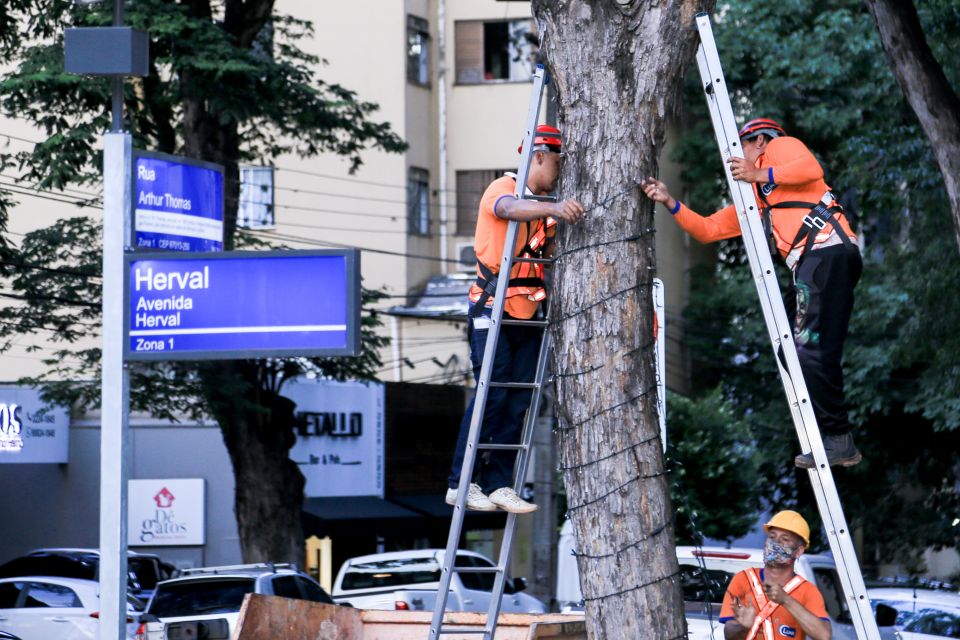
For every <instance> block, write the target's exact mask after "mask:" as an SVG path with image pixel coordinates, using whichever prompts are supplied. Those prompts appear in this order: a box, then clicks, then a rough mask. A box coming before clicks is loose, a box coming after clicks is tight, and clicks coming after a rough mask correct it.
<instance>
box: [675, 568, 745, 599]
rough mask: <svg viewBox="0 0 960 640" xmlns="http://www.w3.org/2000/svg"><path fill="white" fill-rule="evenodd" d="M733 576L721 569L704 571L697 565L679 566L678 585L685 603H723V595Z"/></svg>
mask: <svg viewBox="0 0 960 640" xmlns="http://www.w3.org/2000/svg"><path fill="white" fill-rule="evenodd" d="M732 579H733V574H732V573H731V572H729V571H723V570H721V569H705V568H703V567H701V566H699V565H690V564H681V565H680V584H681V585H682V588H683V599H684V600H685V601H687V602H713V603H717V602H723V594H724V593H725V592H726V590H727V585H728V584H730V581H731V580H732Z"/></svg>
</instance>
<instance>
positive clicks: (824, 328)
mask: <svg viewBox="0 0 960 640" xmlns="http://www.w3.org/2000/svg"><path fill="white" fill-rule="evenodd" d="M740 140H741V144H742V147H743V156H744V157H743V158H730V159H729V160H728V162H729V163H730V170H731V173H732V175H733V177H734V179H735V180H740V181H743V182H750V183H753V187H754V193H755V196H756V204H757V208H758V210H759V211H760V215H761V217H762V220H763V227H764V231H765V232H766V234H767V236H768V238H769V240H770V242H771V251H772V252H775V253H779V254H780V256H782V257H783V259H784V261H785V262H786V263H787V266H789V267H790V269H791V270H792V271H793V280H794V287H793V290H792V291H791V292H790V294H789V295H788V296H787V299H786V303H787V313H788V315H789V317H790V321H791V324H792V326H793V338H794V343H795V344H796V347H797V356H798V357H799V360H800V367H801V369H802V370H803V377H804V379H805V380H806V383H807V390H808V391H809V392H810V399H811V402H812V404H813V410H814V414H815V415H816V417H817V423H818V424H819V425H820V431H821V434H822V436H823V445H824V448H825V449H826V453H827V459H828V461H829V462H830V465H831V466H834V465H840V466H844V467H849V466H852V465H855V464H857V463H858V462H860V460H861V457H862V456H861V455H860V452H859V451H858V450H857V447H856V445H855V444H854V442H853V436H852V435H851V433H850V422H849V420H848V418H847V408H846V401H845V397H844V391H843V369H842V368H841V360H842V358H843V343H844V340H846V337H847V326H848V324H849V322H850V314H851V312H852V311H853V289H854V287H855V286H856V284H857V282H858V281H859V279H860V272H861V271H862V269H863V262H862V260H861V258H860V249H859V247H858V246H857V244H856V236H855V235H854V233H853V231H852V230H851V228H850V224H849V221H848V220H847V219H846V217H845V216H844V214H843V209H842V208H841V207H840V206H839V205H838V204H837V202H836V200H835V199H834V198H833V194H832V193H830V188H829V187H828V186H827V184H826V182H824V179H823V169H822V168H821V167H820V163H819V162H817V159H816V158H815V157H814V156H813V154H812V153H810V150H809V149H807V147H806V146H805V145H804V144H803V142H801V141H800V140H798V139H797V138H792V137H789V136H787V135H786V132H785V131H784V129H783V127H781V126H780V125H779V124H777V123H776V122H775V121H773V120H771V119H769V118H757V119H755V120H751V121H750V122H748V123H746V124H745V125H743V127H742V128H741V129H740ZM642 188H643V190H644V192H645V193H646V195H647V197H648V198H650V199H652V200H655V201H657V202H660V203H663V205H664V206H665V207H667V209H669V211H670V213H672V214H673V217H674V219H675V220H676V221H677V223H678V224H679V225H680V226H681V227H682V228H683V229H684V230H685V231H686V232H687V233H689V234H690V235H692V236H693V237H694V238H695V239H697V240H698V241H700V242H716V241H717V240H725V239H727V238H733V237H735V236H739V235H740V225H739V223H738V221H737V213H736V209H735V208H734V205H730V206H728V207H725V208H723V209H721V210H719V211H717V212H716V213H714V214H712V215H710V216H701V215H699V214H698V213H696V212H695V211H693V210H691V209H689V208H688V207H686V206H685V205H684V204H683V203H682V202H680V201H678V200H677V199H675V198H674V197H673V196H672V195H670V192H669V191H668V190H667V186H666V185H665V184H664V183H663V182H661V181H659V180H656V179H655V178H648V179H647V180H645V181H644V182H643V183H642ZM794 463H795V464H796V466H798V467H800V468H802V469H811V468H813V456H812V455H811V454H810V453H809V452H806V453H803V454H801V455H798V456H797V457H796V458H795V459H794Z"/></svg>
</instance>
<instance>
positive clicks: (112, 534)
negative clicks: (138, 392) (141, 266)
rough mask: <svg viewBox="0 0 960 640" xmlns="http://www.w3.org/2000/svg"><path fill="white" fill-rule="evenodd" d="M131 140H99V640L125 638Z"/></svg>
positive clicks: (117, 136) (112, 135) (114, 135)
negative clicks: (125, 303)
mask: <svg viewBox="0 0 960 640" xmlns="http://www.w3.org/2000/svg"><path fill="white" fill-rule="evenodd" d="M131 155H132V140H131V137H130V135H129V134H126V133H107V134H105V135H104V136H103V352H102V360H101V364H100V366H101V374H100V377H101V390H100V398H101V400H100V415H101V417H100V638H101V640H119V639H120V638H125V637H126V627H125V623H126V602H127V482H126V479H127V475H128V468H129V442H128V437H127V412H128V408H129V384H130V381H129V375H128V373H127V370H126V367H125V366H124V364H123V300H124V295H123V253H124V245H125V244H126V242H127V238H129V222H128V220H129V212H130V206H131V196H130V178H131V176H130V167H131Z"/></svg>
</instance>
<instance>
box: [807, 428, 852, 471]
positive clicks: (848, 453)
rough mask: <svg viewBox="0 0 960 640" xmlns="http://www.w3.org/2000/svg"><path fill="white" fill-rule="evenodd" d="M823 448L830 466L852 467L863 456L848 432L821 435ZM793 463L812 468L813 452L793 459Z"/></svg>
mask: <svg viewBox="0 0 960 640" xmlns="http://www.w3.org/2000/svg"><path fill="white" fill-rule="evenodd" d="M823 448H824V450H826V452H827V462H829V463H830V466H831V467H852V466H853V465H855V464H857V463H859V462H860V460H862V459H863V456H862V455H860V451H859V450H857V445H855V444H853V436H852V435H851V434H850V433H849V432H848V433H844V434H842V435H833V434H827V435H825V436H823ZM793 464H795V465H797V466H798V467H800V468H801V469H813V467H814V466H815V465H814V462H813V454H812V453H804V454H801V455H799V456H797V457H796V458H794V459H793Z"/></svg>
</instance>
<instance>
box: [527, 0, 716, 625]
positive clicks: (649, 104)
mask: <svg viewBox="0 0 960 640" xmlns="http://www.w3.org/2000/svg"><path fill="white" fill-rule="evenodd" d="M712 4H713V2H711V0H662V1H660V2H654V3H649V2H644V3H641V2H638V1H636V0H634V1H632V2H630V1H629V0H617V1H616V2H615V1H614V0H605V1H599V0H597V1H594V2H584V1H579V2H578V1H571V0H567V1H557V0H534V2H533V7H534V16H535V17H536V19H537V21H538V28H539V32H540V34H541V35H542V37H543V47H542V51H543V53H544V54H545V57H546V60H547V63H548V66H549V67H550V70H551V72H552V78H553V81H554V82H556V86H557V90H558V94H559V104H560V120H561V121H560V125H561V130H562V131H563V135H564V146H565V150H566V152H567V154H568V155H567V159H566V164H565V166H564V168H563V175H562V180H563V181H562V185H561V192H562V193H561V195H562V196H563V197H575V198H577V199H579V200H580V201H581V202H583V203H584V205H585V206H586V207H587V208H588V209H589V212H588V214H587V217H586V219H585V221H584V223H582V224H581V225H579V226H577V227H565V228H562V229H561V230H560V234H559V239H558V248H557V256H558V260H557V263H556V265H555V270H556V271H555V278H554V283H555V284H554V285H553V286H554V292H553V293H554V295H553V297H552V302H551V310H550V313H551V318H552V320H553V324H552V331H553V337H554V340H555V343H554V344H555V347H554V357H553V360H554V368H555V371H556V372H557V393H558V398H557V414H558V418H559V425H558V431H559V440H560V459H561V467H562V468H563V470H564V481H565V483H566V488H567V507H568V514H569V516H570V518H571V519H572V521H573V525H574V532H575V536H576V542H577V544H576V547H577V550H578V553H579V556H578V559H577V564H578V567H579V569H580V576H581V578H580V580H581V586H582V590H583V594H584V600H585V602H586V611H587V624H588V628H589V631H590V634H591V637H594V638H600V639H606V638H610V639H617V640H619V639H621V638H662V639H672V638H677V639H679V638H685V637H686V632H685V622H684V617H683V601H682V595H681V590H680V581H679V577H678V570H679V569H678V564H677V559H676V554H675V550H674V549H675V543H674V536H673V517H674V513H673V508H672V505H671V503H670V495H669V483H668V481H667V477H666V475H665V471H664V461H663V456H662V453H661V451H662V449H661V441H660V436H659V426H658V423H657V414H656V377H655V374H654V364H653V363H654V349H653V345H654V343H653V298H652V295H653V293H652V288H651V279H652V277H653V275H654V269H655V266H656V260H655V256H654V243H653V230H652V226H653V215H652V206H651V203H650V201H648V200H646V199H645V198H643V197H642V194H641V192H640V190H639V189H638V188H636V187H635V186H634V185H636V183H637V181H638V180H639V179H640V178H642V177H644V176H648V175H656V173H657V158H658V155H659V150H660V148H661V146H662V144H663V140H664V133H665V128H664V121H665V119H666V118H667V116H668V113H669V112H670V110H671V109H672V104H673V102H674V101H675V99H676V97H677V96H678V95H679V89H680V86H681V83H682V79H683V77H684V73H685V70H686V68H687V67H688V65H689V64H690V63H691V62H692V59H693V52H694V48H695V45H696V29H695V24H694V18H695V15H696V13H697V12H699V11H704V10H707V9H709V8H710V7H711V6H712ZM652 5H655V6H652ZM631 186H634V188H631ZM617 194H620V195H619V196H617ZM615 196H617V197H615ZM596 203H601V204H600V205H597V204H596Z"/></svg>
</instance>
